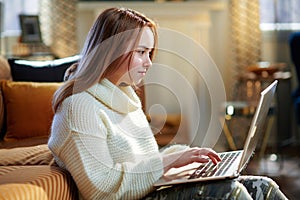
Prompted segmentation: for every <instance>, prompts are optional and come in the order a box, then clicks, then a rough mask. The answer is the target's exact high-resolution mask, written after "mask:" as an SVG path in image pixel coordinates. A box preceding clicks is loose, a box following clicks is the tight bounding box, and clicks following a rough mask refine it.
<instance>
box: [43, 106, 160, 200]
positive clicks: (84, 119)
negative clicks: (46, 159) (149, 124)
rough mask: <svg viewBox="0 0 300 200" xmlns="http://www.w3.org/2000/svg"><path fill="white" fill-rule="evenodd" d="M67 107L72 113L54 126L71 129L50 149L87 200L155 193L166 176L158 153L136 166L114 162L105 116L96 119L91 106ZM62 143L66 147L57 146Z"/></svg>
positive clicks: (133, 163)
mask: <svg viewBox="0 0 300 200" xmlns="http://www.w3.org/2000/svg"><path fill="white" fill-rule="evenodd" d="M66 104H67V103H66V102H65V103H64V106H62V107H63V109H72V110H71V111H70V110H68V111H65V110H64V112H61V113H68V116H60V115H59V114H57V115H56V116H55V117H56V118H57V119H56V120H55V119H54V123H55V125H56V126H55V127H56V128H59V127H60V126H62V127H68V129H69V131H64V132H68V134H66V135H65V136H63V137H59V136H58V137H56V139H57V140H56V142H55V140H53V141H51V140H50V143H49V147H50V149H51V150H52V151H53V152H54V154H55V155H56V157H58V158H59V160H60V161H61V162H62V163H63V165H64V167H65V168H66V169H67V170H68V171H69V172H70V173H71V174H72V176H73V178H74V180H75V182H76V184H77V187H78V189H79V191H80V193H81V195H82V197H83V198H84V199H139V198H141V197H143V196H145V195H146V194H147V193H149V192H150V191H151V190H153V183H154V182H155V181H156V180H158V179H159V178H160V177H161V176H162V174H163V166H162V158H161V156H160V155H159V153H157V154H154V155H151V156H148V157H145V158H143V159H139V160H137V161H135V162H126V161H125V162H116V161H114V160H113V159H112V155H111V152H110V148H111V147H109V146H108V143H107V125H106V124H105V123H106V122H105V120H104V119H105V116H104V115H105V114H104V113H102V114H101V113H100V114H99V115H100V117H93V115H95V108H94V107H93V106H89V105H92V104H90V103H89V102H84V101H81V102H77V103H75V104H74V102H73V106H70V105H67V106H66ZM74 105H75V106H74ZM83 108H84V110H83ZM70 113H71V115H70ZM64 115H66V114H64ZM101 115H103V116H101ZM58 118H60V119H58ZM53 132H54V133H55V132H56V131H53ZM58 132H61V131H58ZM52 137H54V135H53V136H52ZM58 138H60V139H58ZM59 142H63V143H61V144H60V145H56V144H57V143H59ZM116 148H117V146H116Z"/></svg>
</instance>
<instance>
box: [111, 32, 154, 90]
mask: <svg viewBox="0 0 300 200" xmlns="http://www.w3.org/2000/svg"><path fill="white" fill-rule="evenodd" d="M153 47H154V35H153V32H152V30H151V29H150V28H149V27H145V28H144V29H143V32H142V35H141V39H140V41H139V43H138V45H137V47H136V48H135V49H134V51H133V54H132V61H131V65H130V66H129V67H128V63H127V62H125V63H122V64H121V66H120V67H119V69H118V70H117V71H115V72H114V73H113V74H112V75H110V76H108V77H107V78H108V79H109V80H110V81H111V82H112V83H114V84H116V85H120V84H125V85H138V84H139V83H140V82H141V81H142V79H143V78H144V76H145V75H146V72H147V70H148V69H149V67H150V66H151V65H152V61H151V59H150V55H151V52H152V50H153ZM128 69H129V71H128Z"/></svg>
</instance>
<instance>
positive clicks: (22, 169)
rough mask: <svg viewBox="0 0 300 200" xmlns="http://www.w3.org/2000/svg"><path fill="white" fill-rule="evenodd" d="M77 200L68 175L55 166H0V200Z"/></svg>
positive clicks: (72, 183) (75, 191) (74, 188)
mask: <svg viewBox="0 0 300 200" xmlns="http://www.w3.org/2000/svg"><path fill="white" fill-rule="evenodd" d="M1 199H5V200H9V199H20V200H21V199H30V200H43V199H47V200H58V199H63V200H68V199H72V200H73V199H78V193H77V189H76V185H75V183H74V182H73V179H72V177H71V176H70V174H69V173H68V172H67V171H65V170H63V169H61V168H59V167H56V166H48V165H35V166H0V200H1Z"/></svg>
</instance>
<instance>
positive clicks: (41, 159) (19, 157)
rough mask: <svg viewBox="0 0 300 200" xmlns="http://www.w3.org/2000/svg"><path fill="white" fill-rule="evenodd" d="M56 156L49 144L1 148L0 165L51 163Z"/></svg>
mask: <svg viewBox="0 0 300 200" xmlns="http://www.w3.org/2000/svg"><path fill="white" fill-rule="evenodd" d="M54 163H55V162H54V158H53V155H52V153H51V151H50V150H49V148H48V145H47V144H41V145H36V146H31V147H16V148H11V149H0V166H14V165H50V164H54Z"/></svg>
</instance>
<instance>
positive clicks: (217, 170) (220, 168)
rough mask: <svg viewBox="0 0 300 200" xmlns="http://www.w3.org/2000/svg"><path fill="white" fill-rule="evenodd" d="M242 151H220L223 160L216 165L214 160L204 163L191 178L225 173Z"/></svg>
mask: <svg viewBox="0 0 300 200" xmlns="http://www.w3.org/2000/svg"><path fill="white" fill-rule="evenodd" d="M240 153H241V151H236V152H224V153H220V154H219V156H220V157H221V159H222V160H221V161H220V162H219V163H218V164H217V165H215V164H214V163H213V162H212V161H209V162H208V163H202V164H201V165H200V166H199V167H198V169H196V170H195V172H194V173H193V174H192V175H191V176H190V177H189V179H195V178H200V177H203V178H204V177H210V176H220V175H223V174H224V172H226V171H227V170H228V169H229V167H230V166H231V165H232V163H233V162H234V160H235V159H236V158H237V157H238V156H239V154H240Z"/></svg>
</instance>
